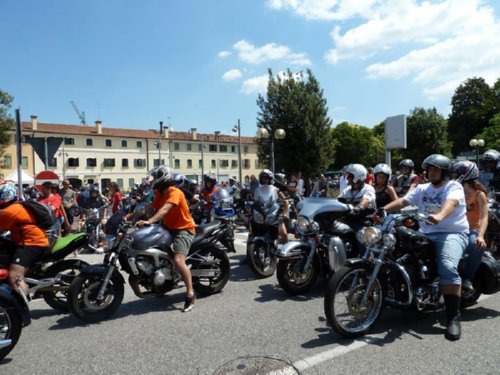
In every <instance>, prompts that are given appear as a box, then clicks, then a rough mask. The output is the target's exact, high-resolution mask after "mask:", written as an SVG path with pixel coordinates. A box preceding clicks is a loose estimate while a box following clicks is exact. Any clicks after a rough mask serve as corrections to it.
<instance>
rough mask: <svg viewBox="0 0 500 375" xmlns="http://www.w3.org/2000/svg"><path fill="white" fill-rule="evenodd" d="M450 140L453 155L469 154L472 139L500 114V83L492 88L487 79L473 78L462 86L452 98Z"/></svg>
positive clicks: (449, 120) (449, 127)
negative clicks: (465, 152) (464, 152)
mask: <svg viewBox="0 0 500 375" xmlns="http://www.w3.org/2000/svg"><path fill="white" fill-rule="evenodd" d="M451 105H452V111H451V114H450V117H449V119H448V137H449V139H450V140H451V141H452V142H453V153H454V154H458V153H460V152H462V151H468V150H469V149H470V147H469V140H470V139H472V138H473V137H474V135H475V134H478V133H481V132H482V131H483V130H484V129H485V128H486V127H487V126H488V124H489V121H490V119H491V118H493V116H494V115H495V114H496V113H498V112H499V111H500V82H499V80H497V82H496V83H495V84H494V85H493V87H492V88H490V87H489V86H488V84H487V83H486V82H485V80H484V79H483V78H478V77H474V78H469V79H467V80H466V81H465V82H464V83H463V84H461V85H460V86H459V87H458V88H457V89H456V90H455V94H454V95H453V97H452V99H451Z"/></svg>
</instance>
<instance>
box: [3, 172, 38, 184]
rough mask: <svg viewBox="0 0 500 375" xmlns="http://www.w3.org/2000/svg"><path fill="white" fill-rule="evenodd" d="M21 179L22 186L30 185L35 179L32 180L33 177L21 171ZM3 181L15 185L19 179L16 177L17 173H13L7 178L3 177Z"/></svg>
mask: <svg viewBox="0 0 500 375" xmlns="http://www.w3.org/2000/svg"><path fill="white" fill-rule="evenodd" d="M21 179H22V183H23V184H29V185H31V184H33V183H34V182H35V179H34V178H33V176H30V175H29V174H28V173H26V172H25V171H21ZM5 180H11V181H14V182H15V183H16V184H17V183H18V182H19V178H18V177H17V171H14V172H12V173H11V174H9V175H8V176H7V177H5Z"/></svg>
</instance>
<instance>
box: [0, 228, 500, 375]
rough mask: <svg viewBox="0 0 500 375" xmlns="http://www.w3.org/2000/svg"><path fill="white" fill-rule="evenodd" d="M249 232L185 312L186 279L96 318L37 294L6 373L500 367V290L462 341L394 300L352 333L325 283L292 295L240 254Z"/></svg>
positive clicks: (476, 370) (473, 370) (471, 320)
mask: <svg viewBox="0 0 500 375" xmlns="http://www.w3.org/2000/svg"><path fill="white" fill-rule="evenodd" d="M245 239H246V233H244V232H243V233H238V234H237V250H238V252H237V254H232V255H230V259H231V266H232V269H231V271H232V274H231V279H230V281H229V283H228V284H227V286H226V287H225V288H224V290H223V291H222V293H219V294H217V295H213V296H210V297H206V298H199V299H198V300H197V302H196V305H195V308H194V309H193V311H192V312H190V313H181V308H182V306H183V296H184V294H183V292H184V289H183V288H179V289H176V290H174V291H172V292H170V293H168V294H167V295H165V296H163V297H161V298H152V299H146V300H140V299H138V298H137V297H135V296H134V295H133V293H132V291H131V290H130V288H129V287H128V286H127V289H126V294H125V299H124V302H123V304H122V306H121V307H120V309H119V310H118V312H117V314H116V315H115V316H114V317H113V319H110V320H108V321H104V322H101V323H98V324H92V325H84V324H81V323H80V322H78V321H77V320H76V319H75V318H73V317H72V316H69V315H64V314H58V313H56V312H55V311H54V310H52V309H51V308H50V307H48V306H47V305H46V304H45V303H44V302H43V301H42V300H35V301H32V302H31V304H30V308H31V310H32V316H33V323H32V324H31V325H30V326H28V327H26V328H25V329H23V333H22V336H21V338H20V341H19V343H18V345H17V346H16V348H14V350H13V351H12V352H11V353H10V354H9V356H8V357H7V358H5V359H4V360H3V361H2V362H0V373H1V374H2V375H5V374H23V375H24V374H54V375H56V374H139V373H140V374H142V373H144V374H175V375H183V374H203V375H205V374H206V375H209V374H247V375H248V374H266V373H267V374H293V373H295V374H296V373H300V374H347V373H352V374H374V373H383V374H500V355H499V353H500V351H499V349H498V343H500V317H499V315H500V294H497V295H493V296H489V297H487V298H484V299H481V300H480V302H479V303H478V304H477V305H475V306H473V307H472V308H469V309H467V310H466V311H464V313H463V323H462V327H463V337H462V339H461V340H459V341H457V342H449V341H446V340H445V339H444V337H443V332H444V331H443V329H444V328H443V326H442V325H441V323H440V321H441V322H442V320H441V318H442V313H430V314H426V315H423V316H421V315H417V314H415V313H401V312H399V311H394V310H389V309H388V310H386V311H385V313H384V315H383V317H382V319H381V320H380V322H379V324H378V325H377V326H376V327H375V329H374V331H373V332H372V333H371V334H370V335H368V336H366V337H365V338H363V339H360V340H355V341H353V340H345V339H343V338H341V337H339V336H337V335H335V334H334V333H332V331H331V330H330V329H329V328H328V327H327V325H326V323H325V317H324V313H323V294H324V287H325V284H324V283H322V282H318V283H317V284H316V286H315V288H314V289H313V290H312V291H311V292H310V293H309V294H308V295H307V296H300V297H289V296H287V295H286V294H285V293H284V291H283V290H282V289H281V288H280V287H279V285H278V283H277V280H276V277H275V276H273V277H270V278H268V279H256V278H255V277H254V276H253V274H252V273H251V272H250V271H249V269H248V267H247V266H246V265H240V263H239V262H240V260H241V259H242V258H244V254H245ZM82 257H83V258H85V259H86V260H88V261H89V262H98V261H99V260H100V259H102V255H100V256H99V255H83V256H82ZM259 367H260V371H258V372H256V371H254V370H252V368H259ZM278 368H281V370H279V371H278V370H277V369H278ZM273 371H274V372H273Z"/></svg>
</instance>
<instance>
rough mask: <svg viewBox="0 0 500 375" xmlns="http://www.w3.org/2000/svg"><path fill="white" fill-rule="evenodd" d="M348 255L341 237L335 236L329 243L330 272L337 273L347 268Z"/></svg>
mask: <svg viewBox="0 0 500 375" xmlns="http://www.w3.org/2000/svg"><path fill="white" fill-rule="evenodd" d="M346 260H347V254H346V251H345V246H344V243H343V242H342V240H341V239H340V237H338V236H333V237H332V238H330V242H328V266H329V267H330V271H332V272H336V271H338V270H339V269H340V268H341V267H344V266H345V263H346Z"/></svg>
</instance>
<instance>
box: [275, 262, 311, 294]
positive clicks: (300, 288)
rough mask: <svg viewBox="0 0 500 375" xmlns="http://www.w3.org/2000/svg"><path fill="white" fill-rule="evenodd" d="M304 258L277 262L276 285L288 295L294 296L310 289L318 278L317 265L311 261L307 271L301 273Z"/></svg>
mask: <svg viewBox="0 0 500 375" xmlns="http://www.w3.org/2000/svg"><path fill="white" fill-rule="evenodd" d="M306 261H307V259H306V258H300V259H293V260H290V261H283V260H282V261H279V262H278V267H277V269H276V277H277V279H278V283H279V284H280V286H281V287H282V288H283V290H284V291H285V292H287V293H288V294H290V295H292V296H295V295H299V294H303V293H305V292H307V291H308V290H309V289H311V288H312V287H313V286H314V284H315V283H316V279H317V278H318V264H317V262H316V261H313V262H312V263H311V265H310V266H309V269H308V270H307V271H306V272H305V273H302V272H301V270H302V268H303V267H304V264H305V262H306Z"/></svg>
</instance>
